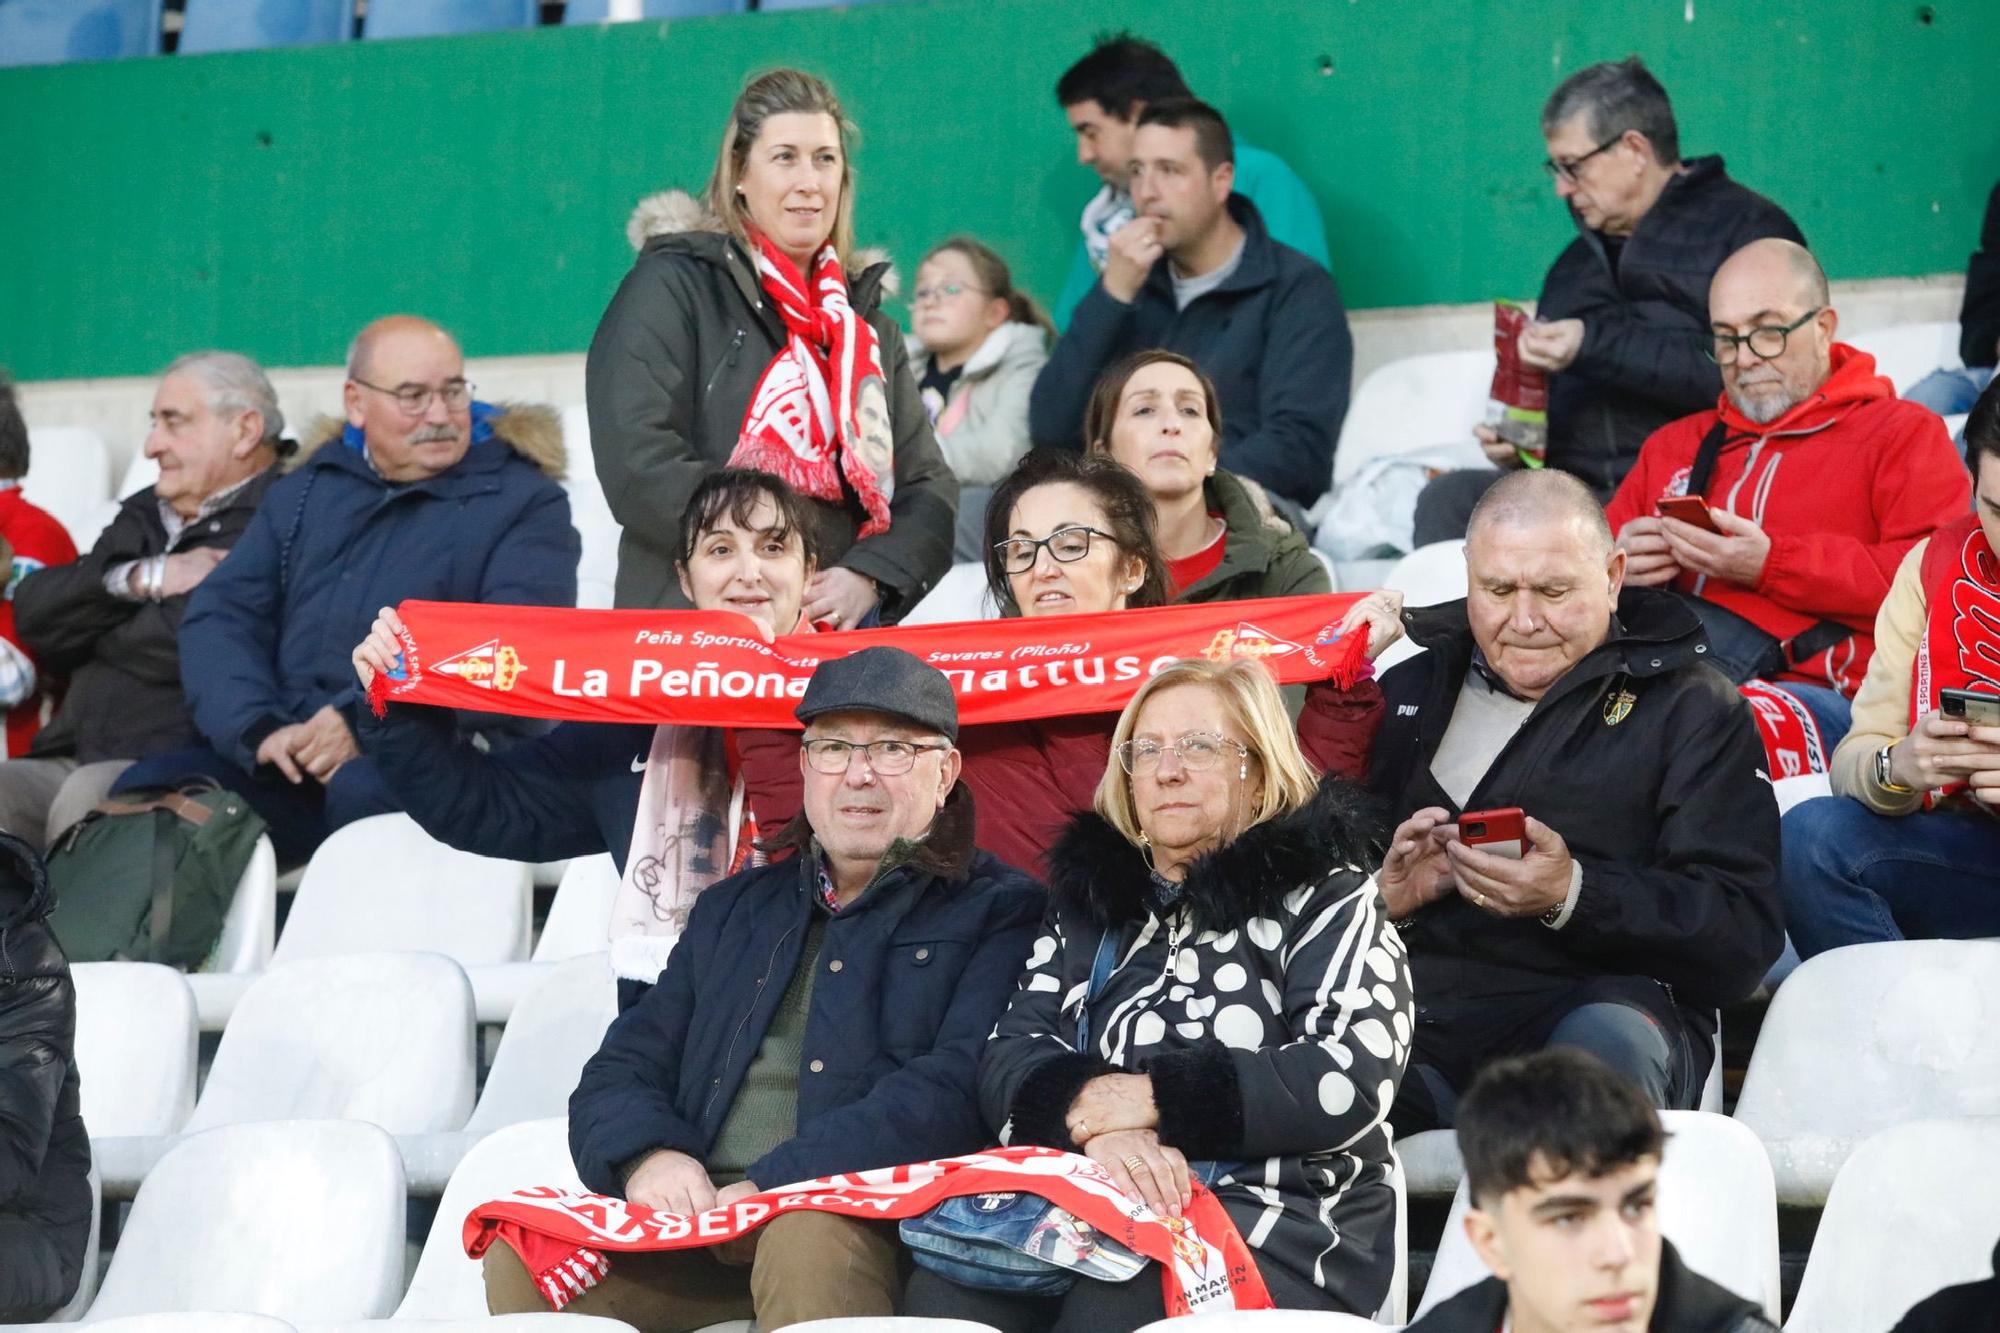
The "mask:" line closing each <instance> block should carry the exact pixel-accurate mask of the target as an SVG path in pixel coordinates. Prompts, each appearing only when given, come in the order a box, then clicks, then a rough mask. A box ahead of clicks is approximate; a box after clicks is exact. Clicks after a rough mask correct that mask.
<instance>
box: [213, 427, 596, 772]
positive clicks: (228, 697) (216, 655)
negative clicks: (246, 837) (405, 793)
mask: <svg viewBox="0 0 2000 1333" xmlns="http://www.w3.org/2000/svg"><path fill="white" fill-rule="evenodd" d="M493 425H494V431H495V434H494V436H493V438H491V439H489V440H487V441H486V442H484V443H481V444H474V445H472V446H471V447H470V448H469V449H468V450H467V451H466V454H465V457H464V458H463V459H461V460H460V461H459V462H458V463H457V465H456V466H454V467H451V468H448V469H446V470H445V471H444V472H442V473H440V474H438V475H437V476H435V477H432V478H430V479H428V480H426V481H418V482H411V483H408V484H406V485H394V484H391V483H389V482H387V481H384V480H383V479H382V478H380V477H378V476H376V475H375V473H374V471H373V470H372V469H371V468H370V467H369V465H368V463H367V461H366V459H364V458H363V457H362V455H361V454H360V453H359V452H357V451H355V450H353V449H349V448H347V447H345V446H344V445H343V444H341V443H340V442H339V441H338V440H335V441H333V442H331V443H327V444H325V445H323V446H322V447H321V448H319V449H318V450H316V451H315V452H313V453H312V454H311V455H310V456H309V457H308V458H307V459H306V460H305V461H304V462H303V463H302V464H301V465H300V466H299V468H298V470H297V471H295V472H293V473H292V474H291V475H290V476H288V477H286V478H285V479H284V480H283V481H281V482H279V483H278V484H277V485H275V486H273V487H272V488H271V490H270V492H269V493H268V494H267V495H266V496H265V497H264V503H263V504H262V505H261V506H259V508H258V510H257V516H256V517H255V518H253V519H252V520H251V521H250V526H249V528H248V529H246V530H245V532H244V534H243V536H242V538H241V539H240V540H239V541H238V542H237V544H236V547H235V549H234V550H232V551H231V552H230V553H229V558H228V559H226V560H224V561H223V562H222V563H221V564H220V565H218V566H216V568H215V571H214V572H213V573H211V574H210V575H209V576H208V577H207V578H205V579H203V580H202V582H201V586H199V587H198V588H196V589H195V591H194V594H193V596H192V597H191V598H190V599H189V602H188V610H187V615H186V617H185V618H184V619H183V620H182V621H181V636H180V645H181V682H182V685H183V686H184V687H185V689H186V692H187V699H188V708H189V711H190V712H191V713H192V714H193V715H194V722H195V727H196V728H197V729H198V730H199V731H200V732H201V734H202V735H203V736H204V737H206V738H207V740H208V742H209V744H210V745H212V746H214V747H215V749H216V751H217V752H218V753H220V754H221V755H223V756H224V757H226V758H228V759H230V760H231V761H233V762H234V763H236V764H238V765H240V766H241V767H242V768H243V769H245V770H246V771H247V770H250V769H252V768H254V767H255V765H256V758H255V756H256V751H257V747H258V746H259V745H260V744H262V743H263V740H264V738H265V737H266V736H268V735H270V734H271V733H272V732H273V731H275V730H277V729H278V728H279V727H282V726H288V725H290V724H291V723H293V722H301V721H304V720H305V719H306V718H309V717H311V716H312V715H313V714H314V713H316V712H318V711H319V710H320V708H322V707H324V706H325V705H328V704H332V705H333V706H334V707H336V708H339V709H343V710H345V711H346V712H348V714H349V715H350V717H351V716H352V714H353V712H354V711H355V710H354V709H353V708H352V707H351V705H352V704H354V703H355V702H356V700H357V696H358V688H357V685H356V682H355V678H354V667H353V665H352V662H351V655H352V654H353V652H354V645H355V644H357V643H359V642H361V640H362V639H363V638H364V637H366V636H367V633H368V627H369V626H370V625H371V624H372V623H374V620H375V613H376V612H377V611H378V610H380V609H381V608H382V607H385V606H394V605H395V604H396V603H398V602H400V601H402V600H403V599H404V598H414V597H421V598H429V599H433V600H438V601H452V602H490V603H503V604H514V605H530V606H574V605H575V604H576V561H577V556H578V554H579V552H580V549H581V548H580V544H579V542H578V539H577V535H576V529H574V528H572V527H571V526H570V521H569V499H568V497H567V496H565V495H564V494H563V490H562V487H561V486H559V485H557V484H556V482H555V481H554V480H553V479H552V478H551V477H550V476H548V475H544V469H546V470H547V471H548V472H550V473H554V474H557V475H559V474H560V472H561V467H562V462H561V455H562V446H561V442H560V435H559V432H555V430H554V427H553V422H552V418H550V417H545V416H542V415H540V414H539V413H538V411H533V410H523V409H520V408H515V409H512V410H510V411H507V412H504V413H502V414H501V415H499V416H497V417H495V418H494V421H493ZM531 454H532V456H533V457H534V459H535V461H530V457H531ZM467 646H470V645H467Z"/></svg>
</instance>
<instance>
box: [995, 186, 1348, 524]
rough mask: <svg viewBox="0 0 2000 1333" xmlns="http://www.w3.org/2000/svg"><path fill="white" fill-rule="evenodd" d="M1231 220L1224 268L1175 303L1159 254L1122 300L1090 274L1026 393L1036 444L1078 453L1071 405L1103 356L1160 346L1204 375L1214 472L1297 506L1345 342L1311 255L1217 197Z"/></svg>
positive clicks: (1335, 426) (1320, 448)
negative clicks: (1231, 263)
mask: <svg viewBox="0 0 2000 1333" xmlns="http://www.w3.org/2000/svg"><path fill="white" fill-rule="evenodd" d="M1229 214H1230V216H1231V217H1233V218H1235V219H1236V221H1237V223H1238V225H1240V226H1241V227H1242V228H1243V237H1244V239H1243V259H1242V262H1241V263H1240V264H1238V265H1237V267H1236V271H1235V272H1234V273H1232V274H1230V275H1229V277H1228V278H1227V279H1226V280H1225V281H1224V282H1223V283H1222V285H1221V286H1219V287H1217V288H1216V289H1215V290H1214V291H1212V292H1209V293H1208V294H1206V295H1205V296H1200V297H1197V298H1195V299H1194V300H1193V301H1191V302H1189V303H1188V308H1187V309H1185V310H1181V309H1178V308H1177V307H1176V306H1175V304H1174V283H1173V274H1172V272H1171V269H1172V265H1171V264H1170V263H1169V261H1168V260H1167V259H1166V258H1165V257H1164V256H1163V257H1162V258H1161V259H1160V260H1159V262H1158V263H1156V264H1154V265H1153V271H1152V272H1151V273H1149V274H1147V275H1146V282H1145V285H1144V286H1142V287H1141V288H1140V289H1139V295H1138V297H1137V298H1136V299H1135V300H1134V301H1133V302H1132V304H1131V305H1125V304H1123V303H1122V302H1119V301H1117V300H1115V299H1113V298H1112V296H1111V294H1110V293H1109V292H1107V291H1105V290H1104V284H1103V283H1102V282H1099V283H1098V284H1097V285H1096V286H1095V287H1092V288H1091V289H1090V294H1089V295H1088V296H1086V297H1084V298H1083V301H1082V302H1081V303H1080V304H1079V305H1078V306H1077V308H1076V312H1075V313H1074V314H1073V315H1071V316H1070V321H1069V331H1068V332H1066V333H1065V334H1063V336H1062V337H1061V338H1060V339H1059V340H1058V341H1057V342H1056V345H1055V349H1054V350H1053V351H1052V352H1050V353H1049V362H1048V364H1047V365H1046V366H1043V367H1042V373H1041V374H1040V375H1039V376H1037V377H1036V379H1035V388H1034V392H1033V393H1032V394H1031V395H1030V397H1029V400H1028V434H1029V435H1030V436H1031V437H1032V438H1033V439H1034V442H1035V444H1036V445H1038V446H1040V447H1042V448H1045V449H1081V448H1082V447H1083V446H1084V444H1085V441H1084V439H1083V410H1084V408H1085V407H1087V406H1088V405H1089V403H1090V391H1091V390H1092V389H1093V388H1095V387H1096V385H1097V378H1098V376H1099V375H1102V374H1103V373H1104V371H1105V370H1106V369H1108V368H1109V367H1110V366H1111V365H1112V364H1113V363H1115V362H1117V361H1119V360H1120V359H1122V358H1124V357H1126V356H1129V355H1131V354H1132V353H1133V352H1139V351H1144V350H1145V349H1147V348H1149V347H1164V348H1166V349H1167V350H1168V351H1172V352H1179V353H1181V354H1182V355H1183V356H1186V357H1189V358H1191V359H1192V360H1193V361H1194V363H1195V364H1196V365H1198V366H1200V367H1201V368H1202V370H1203V371H1205V372H1206V373H1207V374H1208V377H1209V378H1210V379H1212V380H1214V381H1215V393H1216V397H1217V398H1219V399H1220V400H1221V403H1222V450H1221V463H1222V466H1223V467H1224V468H1227V469H1228V470H1229V471H1231V472H1234V473H1236V474H1237V475H1238V476H1243V477H1251V478H1254V479H1255V480H1257V481H1259V482H1262V483H1263V484H1264V485H1265V486H1266V487H1267V488H1269V489H1271V490H1273V491H1276V492H1277V493H1278V494H1280V495H1284V496H1288V497H1290V498H1291V499H1293V500H1296V501H1297V502H1298V503H1299V504H1301V505H1310V504H1312V502H1313V501H1314V500H1316V499H1318V498H1319V495H1320V492H1321V491H1324V490H1325V489H1326V488H1327V486H1328V484H1329V483H1330V482H1331V481H1332V480H1333V446H1334V443H1335V441H1337V440H1338V439H1339V438H1340V423H1341V421H1342V420H1343V419H1344V418H1345V417H1346V416H1347V387H1348V380H1349V379H1350V378H1351V377H1352V376H1353V373H1354V338H1353V336H1352V335H1351V334H1350V333H1349V332H1348V328H1347V311H1346V310H1345V309H1344V308H1342V306H1341V304H1340V289H1339V288H1337V287H1335V286H1334V285H1333V279H1332V277H1330V276H1329V275H1328V274H1327V271H1326V270H1325V269H1323V268H1321V267H1320V266H1319V265H1318V264H1317V263H1315V262H1313V261H1312V260H1311V259H1309V258H1307V257H1306V256H1305V255H1302V254H1300V253H1299V252H1298V251H1297V250H1294V249H1292V248H1291V247H1290V246H1288V245H1284V244H1281V243H1280V242H1278V241H1274V240H1272V239H1271V237H1270V234H1269V233H1268V232H1266V231H1265V230H1264V220H1263V219H1262V218H1261V217H1259V216H1258V214H1257V208H1256V205H1254V204H1252V203H1251V202H1250V201H1249V200H1248V199H1245V198H1244V197H1243V196H1242V195H1240V194H1235V195H1231V196H1230V197H1229Z"/></svg>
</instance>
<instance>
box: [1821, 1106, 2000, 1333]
mask: <svg viewBox="0 0 2000 1333" xmlns="http://www.w3.org/2000/svg"><path fill="white" fill-rule="evenodd" d="M1996 1234H2000V1120H1996V1119H1993V1118H1990V1117H1988V1118H1981V1119H1960V1120H1916V1121H1911V1122H1909V1123H1907V1124H1902V1125H1897V1126H1895V1127H1894V1128H1891V1129H1885V1130H1883V1131H1882V1132H1881V1133H1879V1134H1876V1135H1873V1136H1872V1137H1870V1138H1869V1139H1868V1140H1866V1141H1865V1142H1863V1143H1862V1144H1861V1146H1859V1147H1858V1148H1856V1149H1855V1150H1854V1152H1853V1154H1852V1155H1851V1156H1850V1157H1849V1158H1848V1159H1847V1163H1846V1165H1844V1166H1842V1167H1841V1168H1840V1174H1839V1176H1838V1177H1837V1178H1836V1179H1835V1180H1834V1182H1833V1190H1832V1192H1831V1193H1830V1194H1829V1195H1828V1197H1827V1201H1826V1211H1825V1212H1824V1213H1822V1214H1821V1215H1820V1220H1819V1230H1818V1232H1817V1233H1815V1234H1814V1236H1813V1247H1812V1254H1811V1255H1810V1256H1809V1257H1808V1258H1807V1260H1806V1271H1805V1276H1804V1278H1803V1279H1801V1281H1800V1283H1799V1294H1798V1297H1797V1299H1796V1300H1794V1302H1793V1303H1792V1317H1791V1320H1790V1321H1789V1322H1788V1323H1787V1324H1786V1325H1785V1327H1787V1328H1793V1329H1803V1330H1810V1333H1879V1331H1880V1330H1882V1329H1885V1328H1889V1327H1892V1326H1893V1325H1894V1324H1895V1323H1896V1322H1897V1321H1898V1320H1900V1319H1901V1318H1902V1317H1903V1315H1904V1314H1905V1313H1907V1312H1908V1310H1909V1308H1910V1307H1911V1306H1913V1305H1915V1304H1916V1303H1917V1302H1918V1301H1920V1300H1922V1299H1923V1298H1924V1297H1926V1296H1928V1295H1930V1294H1931V1293H1932V1292H1934V1291H1936V1290H1938V1288H1940V1287H1948V1286H1954V1285H1956V1284H1958V1283H1961V1282H1976V1281H1979V1280H1980V1279H1983V1278H1988V1277H1991V1276H1992V1275H1993V1237H1994V1236H1995V1235H1996Z"/></svg>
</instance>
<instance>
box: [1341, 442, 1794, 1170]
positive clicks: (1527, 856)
mask: <svg viewBox="0 0 2000 1333" xmlns="http://www.w3.org/2000/svg"><path fill="white" fill-rule="evenodd" d="M1465 560H1466V574H1467V579H1468V586H1469V593H1468V596H1467V598H1466V600H1464V601H1462V602H1451V603H1447V604H1445V605H1442V606H1432V607H1422V608H1417V609H1414V610H1411V611H1408V612H1406V613H1405V615H1404V619H1405V621H1406V622H1407V623H1408V625H1409V629H1410V638H1411V639H1412V640H1413V641H1414V642H1415V643H1417V644H1418V645H1419V646H1420V647H1423V648H1426V649H1428V650H1429V651H1427V652H1425V653H1423V654H1422V655H1421V656H1419V657H1415V658H1412V659H1410V660H1409V661H1407V662H1404V663H1403V664H1402V665H1400V666H1398V667H1396V668H1395V669H1393V670H1391V671H1390V672H1389V673H1388V674H1387V675H1386V676H1385V677H1384V678H1383V680H1382V693H1383V696H1384V703H1385V713H1384V718H1385V720H1384V721H1383V724H1382V731H1381V735H1380V736H1379V738H1378V739H1377V741H1376V745H1375V755H1374V761H1373V768H1372V771H1371V773H1370V784H1371V786H1372V787H1373V788H1374V790H1375V791H1376V793H1377V794H1378V795H1379V796H1381V797H1382V798H1383V799H1384V800H1385V801H1386V803H1387V804H1388V806H1389V809H1390V811H1391V813H1392V814H1393V815H1394V816H1395V817H1396V818H1397V819H1399V820H1400V821H1401V822H1400V824H1399V826H1398V827H1397V829H1396V831H1395V834H1394V837H1393V839H1392V841H1391V845H1390V848H1389V851H1388V854H1387V856H1386V857H1385V859H1384V860H1383V862H1382V866H1381V869H1380V870H1379V871H1378V872H1377V875H1376V884H1377V886H1378V887H1379V888H1380V889H1381V891H1382V896H1383V899H1384V900H1385V902H1386V903H1387V904H1388V908H1389V913H1390V916H1391V917H1392V918H1393V919H1395V920H1396V921H1397V922H1399V923H1400V926H1401V929H1402V937H1403V939H1404V941H1405V942H1406V943H1407V944H1408V946H1409V949H1410V966H1411V971H1412V973H1413V975H1414V976H1415V979H1416V985H1417V994H1418V996H1419V997H1420V999H1421V1003H1419V1004H1418V1006H1417V1029H1416V1039H1415V1045H1414V1049H1413V1051H1412V1053H1411V1057H1410V1064H1411V1070H1412V1073H1413V1075H1414V1076H1413V1077H1409V1078H1405V1079H1404V1081H1403V1087H1402V1091H1401V1092H1400V1093H1399V1094H1398V1097H1397V1101H1396V1107H1395V1110H1394V1111H1393V1112H1392V1114H1391V1117H1390V1118H1391V1120H1392V1121H1393V1123H1394V1124H1395V1126H1396V1128H1397V1129H1398V1130H1399V1131H1401V1132H1403V1133H1405V1134H1407V1133H1410V1132H1413V1131H1415V1130H1420V1129H1429V1128H1433V1127H1436V1126H1440V1125H1449V1124H1451V1123H1452V1116H1453V1108H1454V1107H1455V1105H1456V1102H1457V1097H1458V1093H1459V1091H1460V1090H1462V1089H1463V1088H1465V1087H1466V1085H1467V1084H1468V1083H1469V1082H1470V1081H1471V1079H1472V1078H1473V1076H1474V1075H1475V1074H1477V1073H1478V1072H1479V1069H1480V1067H1481V1066H1482V1065H1483V1064H1484V1063H1485V1062H1486V1061H1488V1060H1491V1059H1493V1058H1496V1057H1498V1056H1502V1055H1512V1054H1519V1053H1522V1052H1525V1051H1532V1050H1537V1049H1540V1048H1542V1047H1545V1046H1574V1047H1579V1048H1582V1049H1584V1050H1588V1051H1590V1052H1591V1053H1592V1054H1595V1055H1597V1056H1599V1057H1600V1058H1602V1059H1603V1060H1604V1061H1605V1062H1606V1063H1608V1064H1610V1065H1611V1066H1612V1067H1613V1068H1614V1069H1617V1070H1618V1071H1620V1072H1621V1073H1623V1074H1625V1075H1627V1076H1628V1077H1630V1078H1632V1079H1633V1080H1634V1081H1636V1082H1637V1083H1638V1084H1639V1085H1640V1086H1641V1087H1642V1088H1644V1089H1645V1091H1646V1094H1647V1096H1649V1097H1650V1098H1651V1099H1652V1100H1653V1102H1654V1104H1655V1105H1658V1106H1663V1107H1692V1106H1694V1105H1695V1103H1696V1101H1697V1099H1698V1097H1699V1094H1700V1090H1701V1086H1702V1083H1703V1080H1704V1078H1705V1077H1706V1075H1707V1073H1708V1066H1709V1061H1710V1059H1711V1057H1712V1056H1713V1054H1714V1039H1715V1014H1716V1010H1717V1009H1718V1008H1719V1007H1720V1006H1722V1005H1725V1004H1730V1003H1733V1002H1735V1001H1737V1000H1740V999H1742V998H1743V997H1744V996H1746V995H1748V994H1749V993H1750V992H1751V991H1752V990H1753V989H1754V988H1755V987H1756V985H1757V983H1758V982H1759V981H1760V980H1761V979H1762V978H1763V976H1764V973H1765V971H1766V970H1767V969H1768V968H1769V967H1770V965H1771V963H1772V961H1773V960H1775V959H1776V958H1777V956H1778V953H1779V951H1780V950H1781V949H1782V948H1783V945H1784V931H1783V927H1782V925H1781V923H1780V920H1779V910H1778V897H1777V866H1778V807H1777V802H1776V799H1775V798H1774V796H1773V794H1772V789H1771V783H1770V779H1769V777H1768V776H1767V775H1766V774H1765V773H1764V771H1763V768H1764V749H1763V744H1762V742H1761V741H1760V740H1759V739H1758V735H1757V730H1756V727H1755V725H1754V724H1753V722H1752V720H1751V716H1750V709H1749V706H1748V705H1747V704H1746V703H1745V702H1744V701H1743V699H1742V698H1741V697H1739V696H1738V695H1737V693H1736V691H1735V690H1734V689H1733V688H1732V687H1731V685H1730V683H1729V682H1728V681H1727V680H1726V679H1724V678H1723V676H1722V675H1721V674H1720V673H1719V672H1717V671H1716V670H1715V669H1714V668H1712V667H1710V666H1709V665H1708V664H1707V663H1706V662H1705V661H1704V660H1703V651H1702V650H1703V645H1702V635H1701V622H1700V621H1699V620H1698V619H1697V618H1696V617H1695V615H1694V613H1693V612H1692V611H1691V610H1689V609H1688V607H1687V606H1686V605H1685V604H1684V603H1682V602H1681V601H1680V600H1679V599H1678V598H1675V597H1673V596H1672V595H1670V594H1668V593H1664V592H1661V591H1659V590H1657V589H1653V588H1636V587H1630V586H1627V584H1626V579H1625V571H1626V561H1627V556H1626V554H1625V552H1623V551H1621V550H1618V549H1617V548H1616V546H1615V545H1614V544H1613V542H1612V539H1611V531H1610V529H1609V528H1608V527H1607V526H1606V525H1605V522H1604V513H1603V511H1602V510H1601V509H1600V508H1599V507H1598V504H1597V499H1596V497H1595V496H1594V495H1592V494H1591V492H1590V489H1589V488H1588V487H1586V486H1585V485H1584V484H1583V483H1582V482H1580V481H1578V480H1577V479H1576V478H1574V477H1571V476H1569V475H1567V474H1565V473H1560V472H1550V471H1524V472H1514V473H1509V474H1508V475H1507V476H1505V477H1503V478H1502V479H1501V480H1500V481H1499V482H1498V483H1496V484H1495V485H1494V486H1493V487H1492V488H1490V489H1489V490H1488V491H1487V492H1486V494H1485V496H1484V497H1483V498H1482V499H1481V500H1480V502H1479V505H1478V507H1477V508H1476V509H1475V510H1474V512H1473V515H1472V523H1471V528H1470V530H1469V531H1468V533H1467V536H1466V547H1465Z"/></svg>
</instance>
